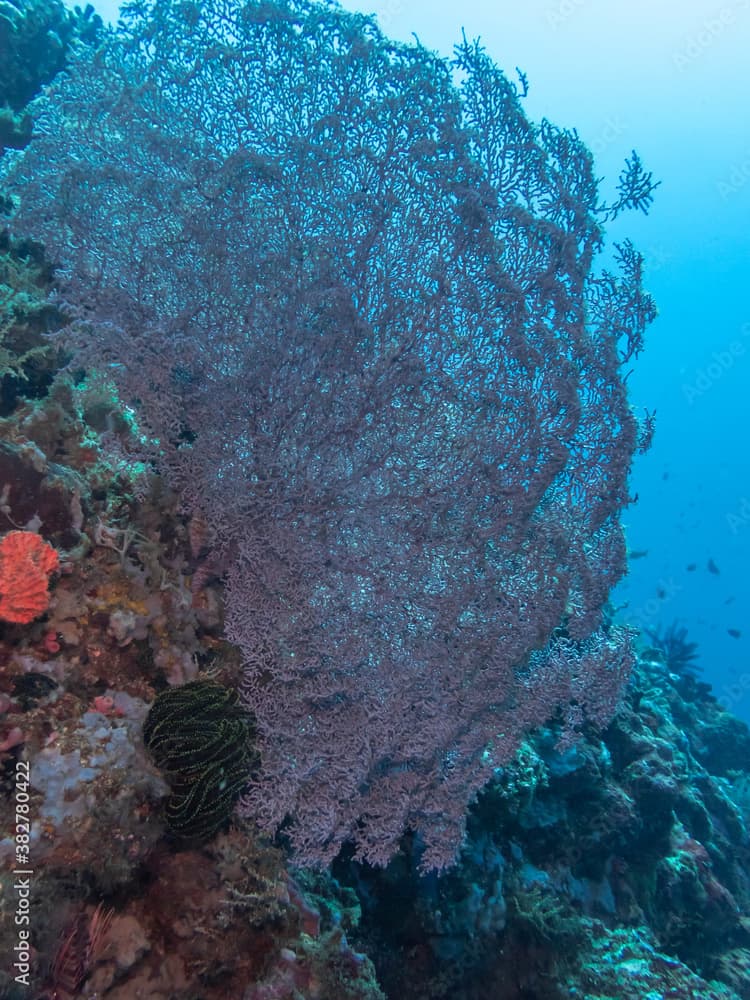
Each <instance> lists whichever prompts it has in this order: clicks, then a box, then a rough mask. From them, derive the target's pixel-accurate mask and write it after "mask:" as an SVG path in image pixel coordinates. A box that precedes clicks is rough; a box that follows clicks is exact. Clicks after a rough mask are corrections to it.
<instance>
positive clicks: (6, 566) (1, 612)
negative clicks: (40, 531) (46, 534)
mask: <svg viewBox="0 0 750 1000" xmlns="http://www.w3.org/2000/svg"><path fill="white" fill-rule="evenodd" d="M59 564H60V561H59V559H58V556H57V552H55V550H54V549H53V548H52V546H51V545H49V544H48V543H47V542H45V541H44V539H43V538H41V537H40V536H39V535H37V534H36V533H35V532H33V531H9V532H8V534H7V535H4V536H3V538H0V619H2V620H3V621H6V622H17V623H20V624H26V623H27V622H31V621H33V620H34V619H35V618H38V617H39V616H40V615H43V614H44V612H45V611H46V610H47V607H48V605H49V590H48V587H49V578H50V576H51V574H52V573H54V571H55V570H56V569H58V568H59Z"/></svg>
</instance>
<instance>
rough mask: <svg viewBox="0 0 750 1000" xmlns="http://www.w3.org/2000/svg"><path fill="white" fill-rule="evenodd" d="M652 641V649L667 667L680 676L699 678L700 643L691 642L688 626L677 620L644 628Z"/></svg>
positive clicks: (692, 678)
mask: <svg viewBox="0 0 750 1000" xmlns="http://www.w3.org/2000/svg"><path fill="white" fill-rule="evenodd" d="M644 632H645V634H646V635H647V636H648V637H649V639H650V641H651V650H652V651H653V652H655V653H656V654H657V655H658V657H659V659H660V660H661V661H662V662H663V663H664V665H665V667H666V668H667V669H668V670H669V671H670V672H671V673H673V674H678V675H679V676H680V677H689V678H690V679H691V680H697V676H698V674H699V673H700V670H701V668H700V667H699V666H698V664H697V662H696V661H697V659H698V644H697V643H696V642H690V641H689V640H688V637H687V628H685V626H684V625H679V624H678V623H677V622H676V621H674V622H672V624H671V625H669V626H668V627H666V628H664V629H663V630H662V629H661V628H657V629H655V630H652V629H644Z"/></svg>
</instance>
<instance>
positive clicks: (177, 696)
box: [143, 681, 257, 841]
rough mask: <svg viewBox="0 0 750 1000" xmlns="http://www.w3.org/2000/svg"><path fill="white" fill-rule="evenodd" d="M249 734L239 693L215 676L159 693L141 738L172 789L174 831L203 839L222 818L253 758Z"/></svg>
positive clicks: (169, 807) (170, 812) (250, 728)
mask: <svg viewBox="0 0 750 1000" xmlns="http://www.w3.org/2000/svg"><path fill="white" fill-rule="evenodd" d="M253 736H254V726H253V723H252V719H251V718H250V716H249V715H248V714H247V713H246V712H245V711H244V710H243V709H242V708H241V706H240V704H239V699H238V697H237V693H236V692H235V691H230V690H229V689H227V688H225V687H223V686H222V685H221V684H217V683H215V682H214V681H192V682H191V683H189V684H183V685H182V687H178V688H170V689H169V690H168V691H164V692H162V694H160V695H158V696H157V698H156V701H155V702H154V704H153V705H152V706H151V709H150V711H149V713H148V716H147V717H146V721H145V723H144V725H143V742H144V743H145V745H146V747H147V749H148V751H149V753H150V754H151V757H152V758H153V760H154V763H155V764H156V766H157V767H158V768H159V769H160V770H161V771H162V772H163V774H164V777H165V778H166V780H167V781H168V783H169V787H170V789H171V791H172V794H171V795H170V797H169V801H168V802H167V823H168V825H169V828H170V830H172V832H173V833H175V834H177V835H178V836H179V837H181V838H184V839H186V840H190V841H205V840H208V839H209V838H210V837H212V836H213V835H214V834H215V833H216V832H217V831H218V830H219V829H220V828H221V827H222V826H223V825H224V824H225V823H226V821H227V820H228V819H229V816H230V815H231V812H232V809H233V808H234V804H235V802H236V801H237V798H238V797H239V794H240V792H241V791H242V788H243V786H244V784H245V783H246V782H247V780H248V777H249V776H250V773H251V771H252V770H253V768H254V766H255V764H256V763H257V753H256V752H255V750H254V747H253Z"/></svg>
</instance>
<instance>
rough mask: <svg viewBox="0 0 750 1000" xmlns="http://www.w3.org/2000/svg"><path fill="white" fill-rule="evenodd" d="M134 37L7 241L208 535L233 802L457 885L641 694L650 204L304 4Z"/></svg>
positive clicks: (478, 60) (424, 56)
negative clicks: (468, 846)
mask: <svg viewBox="0 0 750 1000" xmlns="http://www.w3.org/2000/svg"><path fill="white" fill-rule="evenodd" d="M124 16H125V21H124V25H123V26H121V27H120V28H119V29H118V30H117V31H116V32H113V33H112V34H110V35H109V36H108V37H107V39H106V40H105V44H104V46H103V48H102V49H101V50H100V51H98V52H96V53H95V54H86V53H82V54H80V55H79V57H78V59H77V61H76V62H75V63H74V65H73V66H72V67H71V72H70V74H69V75H67V76H66V77H65V78H64V79H58V80H57V81H56V82H55V84H54V85H53V87H52V88H51V89H50V90H49V92H48V94H47V95H46V97H45V98H44V100H43V101H42V102H41V103H40V105H39V106H38V108H37V114H38V125H37V128H38V136H37V138H36V139H35V141H34V142H33V143H32V144H31V146H30V148H29V150H28V151H27V152H26V154H25V156H24V158H23V160H22V161H21V162H20V163H19V164H17V165H16V166H15V167H13V168H11V169H10V171H9V177H8V183H9V184H10V185H11V188H12V191H13V193H14V195H15V196H16V197H17V198H18V200H19V205H18V212H17V215H16V218H15V221H14V225H15V227H16V228H17V230H18V231H19V232H25V233H28V234H30V235H32V236H34V237H35V238H37V239H40V240H42V241H44V242H45V244H46V246H47V250H48V253H49V254H50V255H51V256H52V258H53V259H54V260H55V261H56V262H57V264H58V280H59V287H60V298H61V301H62V302H64V303H65V304H66V307H67V309H68V311H69V315H70V317H71V325H70V327H69V329H68V330H67V332H66V334H65V339H66V343H67V344H68V345H69V346H70V347H72V348H73V350H74V351H75V352H76V356H77V360H78V363H81V364H85V365H87V366H89V367H93V368H99V369H100V370H105V371H106V372H107V374H108V376H109V377H111V378H112V379H114V380H115V381H116V382H117V385H118V388H119V391H120V393H121V395H122V398H123V399H124V400H126V401H127V402H128V403H129V404H130V405H131V406H132V407H133V408H134V409H135V411H136V413H137V417H138V420H139V421H140V424H141V428H142V431H143V436H142V441H143V448H144V451H146V452H147V453H148V454H149V455H150V457H151V459H152V460H153V461H154V463H155V464H156V465H157V466H158V468H159V469H160V470H161V471H162V472H163V473H164V474H165V475H166V476H167V477H168V478H169V480H170V481H171V483H172V484H173V485H174V487H175V488H176V489H178V490H179V491H180V493H181V496H182V499H183V503H184V505H185V507H186V509H187V510H188V511H190V512H191V513H192V514H194V515H196V516H200V517H201V518H203V519H204V520H205V521H206V522H207V523H208V524H210V525H211V526H212V528H213V530H214V532H215V537H216V544H217V546H218V548H219V550H220V553H218V554H217V558H216V565H219V564H220V563H221V561H222V560H223V563H224V565H226V566H227V567H228V573H227V583H228V593H227V634H228V636H229V637H230V638H232V639H233V640H235V641H236V642H237V643H239V645H240V646H241V647H242V651H243V654H244V660H245V680H244V685H243V697H244V699H245V702H246V704H247V705H248V706H249V707H250V708H251V709H252V711H253V714H254V716H255V718H256V719H257V724H258V740H259V749H260V752H261V755H262V768H261V770H260V772H259V773H258V775H256V776H255V777H254V778H253V781H252V782H251V784H250V787H249V790H248V793H247V795H246V798H245V800H244V808H245V809H246V810H247V811H249V812H252V814H253V815H254V816H256V817H257V818H258V819H259V821H260V822H261V823H262V824H263V825H265V826H266V827H267V828H269V829H274V828H276V827H278V826H279V824H281V823H282V822H283V821H284V820H285V819H287V818H288V819H289V820H290V822H289V823H288V825H287V829H288V830H289V834H290V837H291V840H292V843H293V845H294V847H295V849H296V851H297V854H298V857H299V858H300V859H302V860H304V861H308V862H309V861H313V862H325V861H327V860H328V859H330V858H331V857H332V856H333V855H334V854H335V853H336V852H337V851H338V850H339V848H340V846H341V845H342V843H344V842H345V841H347V840H351V841H353V842H354V844H355V846H356V850H357V855H358V856H359V857H363V858H366V859H368V860H369V861H372V862H375V863H383V862H385V861H387V859H388V858H389V857H390V855H391V854H392V853H393V851H394V850H395V848H396V845H397V843H398V840H399V837H400V835H401V834H402V832H403V831H404V830H405V829H407V828H411V829H413V830H415V831H417V832H418V833H419V834H420V836H421V837H422V838H423V840H424V842H425V843H426V847H427V849H426V852H425V855H424V860H423V864H424V866H425V867H428V868H429V867H441V866H443V865H445V864H448V863H450V861H451V860H452V859H453V857H454V856H455V852H456V849H457V847H458V845H459V844H460V842H461V837H462V831H463V823H464V816H465V810H466V805H467V803H468V802H469V801H470V800H471V798H472V797H473V796H474V795H475V794H476V792H477V790H478V789H479V788H481V787H482V785H483V784H484V783H485V782H486V781H487V780H488V779H489V778H490V777H491V775H492V773H493V768H494V767H495V766H496V765H498V764H500V763H502V762H503V761H506V760H507V759H508V758H509V756H510V755H512V753H513V752H514V750H515V748H516V747H517V745H518V742H519V740H520V739H521V738H522V736H523V734H524V732H525V731H526V730H527V729H528V727H530V726H533V725H536V724H538V723H541V722H543V721H544V720H545V719H546V718H547V717H548V716H549V715H550V714H551V713H552V712H553V711H554V710H555V708H556V707H557V706H558V705H561V704H562V705H563V706H568V705H570V704H571V700H572V708H570V709H566V711H567V713H568V715H567V717H568V725H569V726H571V727H572V726H574V725H575V724H576V723H577V722H578V721H579V720H580V719H581V718H582V717H583V713H584V712H585V711H586V710H588V711H589V713H590V715H591V716H593V717H594V718H595V719H596V720H597V721H602V720H603V719H604V718H606V716H607V714H608V713H611V711H612V710H613V707H614V705H615V703H616V698H617V692H618V690H619V688H620V685H621V684H622V682H623V679H624V677H625V676H627V672H628V668H629V665H630V662H631V659H632V656H631V653H630V647H629V639H628V636H627V635H626V634H625V633H624V632H623V631H621V630H618V629H615V628H610V629H608V630H605V631H601V630H599V622H600V617H601V614H600V613H601V609H602V606H603V604H604V602H605V600H606V597H607V594H608V591H609V589H610V588H611V586H612V585H613V584H614V583H615V582H616V581H617V580H618V579H619V577H620V576H621V574H622V573H623V571H624V568H625V547H624V544H623V537H622V531H621V527H620V523H619V515H620V511H621V509H622V507H623V506H624V505H625V504H626V503H627V502H628V499H629V497H628V487H627V475H628V470H629V467H630V462H631V458H632V455H633V453H634V451H635V450H636V448H637V446H638V443H639V433H640V431H639V427H638V423H637V421H636V419H635V417H634V416H633V414H632V413H631V410H630V406H629V404H628V400H627V394H626V389H625V384H624V379H623V377H622V371H621V368H622V364H623V362H624V361H627V360H629V359H630V358H631V357H632V356H633V355H634V354H635V353H637V351H638V349H639V348H640V346H641V341H642V336H643V331H644V328H645V326H646V325H647V324H648V322H649V321H650V319H651V318H652V317H653V305H652V303H651V301H650V299H649V298H648V296H647V295H645V294H644V293H643V291H642V288H641V258H640V256H639V255H638V254H637V253H636V251H635V250H634V249H633V248H632V247H631V246H630V244H627V243H626V244H623V245H622V246H620V247H619V248H617V249H616V251H615V254H614V258H615V261H616V262H617V264H618V270H617V272H612V273H609V272H606V271H597V270H596V269H595V267H594V262H595V260H596V256H597V253H598V251H599V250H600V248H601V245H602V239H603V234H602V230H601V223H602V222H603V221H604V220H605V219H607V218H609V217H610V216H611V215H612V214H613V213H615V212H616V211H617V210H618V209H619V208H622V207H625V206H627V205H631V206H632V205H635V206H637V207H644V208H645V207H647V204H648V200H649V198H650V191H651V188H652V184H651V182H650V178H649V177H648V175H646V174H645V173H644V171H643V170H642V168H641V165H640V161H638V160H637V158H636V159H633V160H631V162H630V164H629V166H628V168H627V170H626V171H625V172H624V174H623V176H622V178H621V183H620V191H619V198H618V201H617V202H616V204H615V205H614V206H609V205H606V204H604V202H603V201H602V200H601V198H600V195H599V192H598V185H597V180H596V175H595V172H594V168H593V162H592V157H591V155H590V153H589V151H588V150H587V149H586V147H585V146H584V144H583V143H582V142H581V140H580V139H579V138H578V137H577V135H576V134H575V133H574V132H570V131H567V130H564V129H559V128H556V127H555V126H554V125H552V124H551V123H550V122H547V121H544V122H542V123H541V124H540V125H538V126H537V125H533V124H532V123H530V122H529V121H528V120H527V119H526V117H525V115H524V113H523V111H522V108H521V98H520V96H519V93H518V91H517V88H516V87H515V86H514V84H513V83H511V82H509V81H508V80H507V79H506V78H505V76H504V75H503V74H502V72H501V71H500V70H499V69H498V68H497V67H496V66H495V65H494V64H493V63H492V62H491V60H490V59H489V57H488V56H487V54H486V53H485V52H484V51H483V50H482V49H481V48H480V46H479V45H476V44H471V43H469V42H467V41H465V40H464V42H463V43H462V44H461V45H459V46H458V48H457V50H456V56H455V59H454V60H453V62H452V63H449V62H445V61H443V60H441V59H439V58H437V57H436V56H434V55H433V54H431V53H429V52H428V51H426V50H425V49H424V48H422V47H421V46H419V45H416V46H404V45H397V44H393V43H391V42H389V41H388V40H387V39H386V38H384V37H383V35H382V34H381V33H380V32H379V30H378V29H377V27H376V25H375V23H374V21H373V20H372V19H371V18H366V17H361V16H358V15H352V14H347V13H344V12H343V11H342V10H340V9H339V8H338V7H337V6H335V5H334V4H333V3H330V2H326V3H320V4H318V3H313V2H309V0H277V2H263V3H260V2H254V0H251V2H247V3H239V4H237V3H234V2H229V0H207V2H204V3H193V2H171V0H153V2H147V0H144V2H140V0H139V2H134V3H130V4H125V7H124ZM219 556H220V557H221V558H219ZM560 626H564V628H560ZM562 635H564V636H565V638H560V637H559V636H562Z"/></svg>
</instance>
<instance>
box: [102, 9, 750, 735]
mask: <svg viewBox="0 0 750 1000" xmlns="http://www.w3.org/2000/svg"><path fill="white" fill-rule="evenodd" d="M343 6H344V7H346V8H347V9H350V10H355V11H359V12H362V13H374V14H375V15H376V16H377V17H378V21H379V23H380V26H381V28H382V29H383V31H384V32H385V33H386V34H388V35H390V36H391V37H393V38H397V39H401V40H403V41H413V39H414V36H415V35H416V37H417V38H418V39H419V41H420V42H421V43H422V44H424V45H426V46H427V47H429V48H431V49H435V50H437V51H438V52H440V53H441V54H443V55H450V53H451V49H452V45H453V44H454V43H455V42H456V41H457V40H459V39H460V37H461V30H462V29H463V30H465V31H466V34H467V36H468V37H470V38H471V37H476V36H481V39H482V42H483V44H484V45H485V46H486V47H487V49H488V51H489V53H490V55H491V56H492V57H493V58H494V59H495V60H496V61H497V62H498V63H499V65H500V66H501V67H503V68H504V69H505V71H506V72H507V73H509V74H511V75H512V74H513V73H514V71H515V67H519V68H520V69H521V70H523V72H524V73H526V74H527V76H528V80H529V84H530V92H529V95H528V97H527V99H526V112H527V114H528V115H529V116H530V117H531V118H532V119H533V120H535V121H539V120H540V119H541V118H542V117H549V118H550V119H551V120H552V121H554V122H555V123H556V124H558V125H563V126H566V127H569V128H576V129H577V130H578V132H579V134H580V135H581V136H582V138H583V139H584V140H585V141H586V142H587V144H588V145H589V146H590V148H591V149H592V150H593V151H594V153H595V154H596V157H597V163H598V165H599V173H600V176H601V177H602V178H603V181H602V190H603V192H604V195H605V197H606V196H611V194H612V193H613V190H614V183H615V180H616V178H617V175H618V174H619V172H620V169H621V168H622V165H623V162H624V160H625V157H626V156H628V155H629V154H630V152H631V150H632V149H633V148H635V149H637V151H638V152H639V154H640V155H641V157H642V159H643V161H644V165H645V167H646V169H648V170H652V171H653V172H654V176H655V177H657V178H659V179H660V180H661V186H660V187H659V189H658V191H657V192H656V199H655V203H654V205H653V207H652V210H651V212H650V214H649V216H648V218H644V217H643V216H641V215H639V214H635V213H629V214H626V215H624V216H623V217H621V218H620V219H618V220H617V222H616V223H615V224H613V225H612V226H611V227H610V230H609V236H610V238H611V239H624V238H626V237H630V238H632V239H633V240H634V242H635V243H636V245H637V246H638V247H639V249H641V250H642V251H643V252H644V253H645V255H646V285H647V288H648V289H649V291H651V292H652V294H653V295H654V297H655V298H656V301H657V305H658V307H659V312H660V315H659V318H658V319H657V321H656V323H655V324H654V325H653V327H652V328H651V330H650V334H649V336H648V341H647V349H646V351H645V352H644V353H643V355H642V356H641V358H640V359H639V360H638V362H637V363H636V364H635V365H634V368H633V373H632V376H631V379H630V386H631V392H632V400H633V403H634V405H635V406H636V407H637V408H639V409H644V408H645V409H648V410H649V411H654V410H655V411H656V415H657V431H656V437H655V440H654V444H653V447H652V449H651V451H650V452H649V454H648V455H646V456H645V457H642V458H640V459H638V460H637V464H636V466H635V469H634V475H633V492H634V493H635V494H637V496H638V502H637V504H635V505H633V506H632V507H631V508H630V509H629V510H628V511H626V514H625V522H626V526H627V530H628V541H629V546H630V548H631V550H632V551H633V553H635V554H636V555H637V556H638V558H633V559H632V560H631V563H630V566H631V569H630V574H629V576H628V578H627V579H626V580H625V581H624V582H623V583H622V584H621V585H620V587H619V588H618V591H617V592H616V594H615V595H614V600H615V603H616V604H617V605H618V606H621V611H620V617H621V618H622V619H623V620H626V621H630V622H632V623H633V624H636V625H638V626H639V627H641V628H643V629H645V630H652V631H655V630H662V631H663V630H664V629H665V628H667V627H669V626H671V625H672V624H674V623H677V625H678V626H679V627H680V628H684V629H686V635H687V638H688V640H689V641H691V642H695V643H697V644H698V662H697V665H698V668H699V669H700V671H701V676H702V677H703V678H704V679H705V680H706V681H708V682H710V683H711V684H712V685H713V687H714V690H715V692H716V694H717V695H718V696H719V697H720V698H721V699H722V700H723V702H724V703H725V704H726V705H727V706H728V707H730V708H731V709H732V711H733V712H735V713H736V714H737V715H740V716H742V717H744V718H745V719H750V616H749V611H750V607H749V605H750V590H749V588H748V585H747V567H748V565H749V564H750V469H749V468H748V465H749V463H748V445H747V440H746V437H747V432H748V427H750V304H748V299H747V288H748V281H749V279H750V235H749V232H748V231H749V229H750V226H749V225H748V224H749V223H750V117H748V115H747V111H746V102H747V98H748V95H749V94H750V73H749V72H748V70H747V59H746V54H747V49H748V44H750V2H748V0H733V2H728V3H725V4H723V5H722V6H721V7H717V6H716V5H715V4H714V3H712V2H711V0H688V2H686V3H683V4H681V5H680V6H679V8H678V7H676V6H675V5H671V4H670V5H667V4H663V5H661V10H656V11H655V9H654V6H653V4H651V3H649V2H648V0H608V2H607V3H606V4H595V3H592V2H590V0H529V2H527V3H525V4H522V5H521V4H498V3H496V2H491V0H463V2H462V3H461V4H460V5H456V4H452V3H448V2H447V0H346V2H345V3H344V4H343ZM97 10H98V11H99V12H100V13H101V14H102V15H103V16H104V17H105V18H107V17H109V18H112V19H113V18H115V17H116V10H117V8H116V5H115V4H113V3H111V2H108V3H100V4H97ZM644 553H645V554H644Z"/></svg>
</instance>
